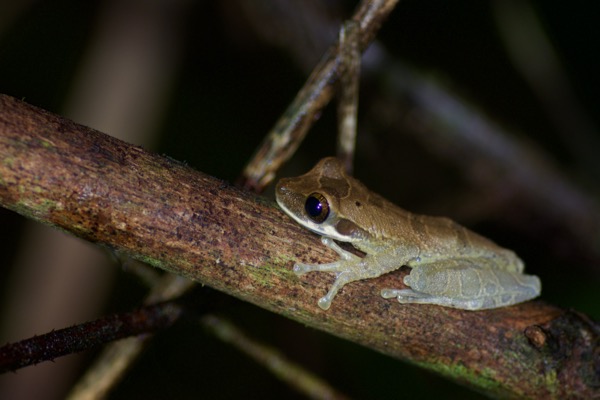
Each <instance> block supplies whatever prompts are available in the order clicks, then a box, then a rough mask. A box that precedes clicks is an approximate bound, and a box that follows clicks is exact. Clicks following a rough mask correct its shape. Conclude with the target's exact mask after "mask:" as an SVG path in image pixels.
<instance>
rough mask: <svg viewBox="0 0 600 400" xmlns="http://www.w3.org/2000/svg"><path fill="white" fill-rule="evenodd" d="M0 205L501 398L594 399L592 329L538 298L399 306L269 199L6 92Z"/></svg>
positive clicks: (387, 279)
mask: <svg viewBox="0 0 600 400" xmlns="http://www.w3.org/2000/svg"><path fill="white" fill-rule="evenodd" d="M0 204H1V205H3V206H4V207H7V208H10V209H12V210H15V211H17V212H19V213H21V214H23V215H25V216H28V217H30V218H33V219H35V220H38V221H40V222H43V223H46V224H49V225H53V226H56V227H59V228H61V229H64V230H66V231H69V232H71V233H73V234H74V235H77V236H79V237H82V238H85V239H87V240H89V241H92V242H95V243H98V244H101V245H104V246H107V247H110V248H112V249H115V250H116V251H119V252H122V253H125V254H127V255H130V256H132V257H134V258H137V259H140V260H144V261H146V262H148V263H150V264H152V265H155V266H157V267H160V268H163V269H166V270H169V271H172V272H175V273H177V274H180V275H184V276H187V277H190V278H192V279H193V280H195V281H197V282H201V283H203V284H206V285H209V286H211V287H214V288H216V289H219V290H221V291H223V292H226V293H228V294H231V295H233V296H236V297H238V298H240V299H243V300H246V301H249V302H251V303H254V304H256V305H258V306H260V307H264V308H266V309H269V310H271V311H273V312H276V313H279V314H282V315H285V316H288V317H290V318H292V319H294V320H296V321H300V322H302V323H305V324H307V325H310V326H313V327H315V328H318V329H321V330H324V331H327V332H330V333H332V334H335V335H337V336H340V337H343V338H347V339H349V340H352V341H354V342H356V343H361V344H363V345H365V346H368V347H370V348H372V349H375V350H378V351H381V352H383V353H386V354H389V355H391V356H394V357H397V358H400V359H404V360H408V361H410V362H413V363H415V364H418V365H420V366H423V367H425V368H428V369H430V370H434V371H437V372H439V373H442V374H444V375H446V376H448V377H450V378H452V379H455V380H457V381H460V382H463V383H466V384H468V385H471V386H473V387H475V388H477V389H478V390H480V391H484V392H486V393H488V394H491V395H495V396H502V397H530V398H565V397H567V396H573V395H575V396H579V397H588V398H589V397H593V396H595V395H596V396H597V395H598V390H599V389H598V388H599V387H600V382H599V381H600V378H599V376H600V374H598V371H599V370H600V366H599V365H598V364H599V363H600V362H599V361H598V359H599V358H598V351H599V350H598V348H599V345H598V341H599V339H598V337H599V336H598V327H597V325H595V324H594V323H592V322H591V321H588V320H587V319H586V318H585V317H583V316H580V315H578V314H576V313H573V312H569V311H565V310H561V309H559V308H557V307H554V306H551V305H548V304H546V303H544V302H542V301H532V302H528V303H525V304H521V305H518V306H513V307H508V308H501V309H497V310H490V311H485V312H468V311H461V310H455V309H449V308H443V307H437V306H427V305H400V304H398V303H396V302H393V301H388V300H384V299H382V298H380V297H379V295H378V288H381V287H385V286H393V283H394V281H397V280H398V278H399V274H398V273H393V274H389V275H387V276H384V277H382V278H379V279H376V280H369V281H363V282H359V283H355V284H350V285H348V286H347V287H345V288H344V290H342V292H341V293H340V294H339V295H338V297H337V298H336V301H335V302H334V304H333V306H332V307H331V309H330V310H329V311H327V312H324V311H322V310H321V309H320V308H318V306H317V302H316V301H317V299H318V297H319V296H320V295H322V294H323V293H325V291H326V289H327V287H328V285H329V284H330V283H331V279H332V277H328V276H326V274H309V275H308V276H306V277H302V278H298V277H296V276H295V275H294V274H293V273H292V271H291V266H292V264H293V262H294V261H303V262H310V263H315V262H318V263H320V262H329V261H332V260H333V259H334V258H335V254H333V253H332V252H331V251H330V250H328V249H327V248H325V247H324V246H322V245H320V242H319V241H318V239H317V237H316V236H315V235H312V234H310V233H308V232H306V231H305V230H304V229H302V228H301V227H299V226H297V225H296V224H294V223H293V222H291V221H290V220H289V219H288V218H287V217H286V216H285V215H284V214H283V213H282V212H281V211H280V210H279V209H277V208H276V207H275V206H274V205H273V203H272V202H270V201H265V200H263V199H261V198H258V197H256V196H254V195H252V194H250V193H247V192H243V191H241V190H239V189H236V188H234V187H231V186H229V185H228V184H226V183H224V182H222V181H219V180H217V179H214V178H211V177H209V176H206V175H204V174H202V173H199V172H196V171H194V170H192V169H191V168H189V167H187V166H185V165H182V164H180V163H177V162H174V161H173V160H169V159H167V158H164V157H160V156H158V155H155V154H150V153H148V152H145V151H144V150H142V149H140V148H138V147H133V146H131V145H128V144H126V143H124V142H121V141H119V140H117V139H114V138H111V137H109V136H106V135H104V134H102V133H100V132H97V131H94V130H92V129H90V128H86V127H83V126H80V125H77V124H75V123H73V122H71V121H69V120H66V119H64V118H61V117H58V116H55V115H52V114H49V113H48V112H45V111H43V110H40V109H37V108H35V107H32V106H29V105H27V104H25V103H23V102H20V101H18V100H15V99H13V98H10V97H8V96H0Z"/></svg>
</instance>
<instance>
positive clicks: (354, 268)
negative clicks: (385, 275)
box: [294, 237, 377, 310]
mask: <svg viewBox="0 0 600 400" xmlns="http://www.w3.org/2000/svg"><path fill="white" fill-rule="evenodd" d="M321 242H322V243H323V244H324V245H326V246H327V247H329V248H330V249H332V250H334V251H335V252H336V253H338V254H339V255H340V260H338V261H334V262H332V263H327V264H296V265H294V273H296V275H303V274H306V273H307V272H313V271H318V272H335V273H336V280H335V282H334V283H333V285H331V287H330V288H329V291H328V292H327V294H326V295H325V296H323V297H321V298H320V299H319V302H318V305H319V307H321V308H322V309H323V310H327V309H329V307H330V306H331V302H332V301H333V298H334V297H335V295H336V294H337V292H338V291H339V290H340V289H341V288H342V287H343V286H344V285H346V284H347V283H350V282H354V281H358V280H361V279H365V278H372V277H374V276H377V275H373V273H372V272H370V271H369V269H368V268H366V266H367V264H368V261H369V260H368V258H367V257H369V256H366V257H365V258H360V257H358V256H356V255H354V254H352V253H350V252H349V251H346V250H344V249H342V248H341V247H340V246H338V244H337V243H335V241H334V240H333V239H331V238H328V237H322V238H321Z"/></svg>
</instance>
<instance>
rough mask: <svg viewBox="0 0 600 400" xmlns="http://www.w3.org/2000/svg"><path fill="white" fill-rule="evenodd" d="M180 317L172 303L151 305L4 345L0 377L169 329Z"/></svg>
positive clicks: (0, 351) (0, 361)
mask: <svg viewBox="0 0 600 400" xmlns="http://www.w3.org/2000/svg"><path fill="white" fill-rule="evenodd" d="M180 314H181V307H179V306H178V305H176V304H175V303H161V304H155V305H151V306H145V307H142V308H139V309H137V310H135V311H132V312H128V313H122V314H115V315H112V316H108V317H104V318H101V319H98V320H96V321H92V322H87V323H85V324H80V325H76V326H73V327H70V328H64V329H59V330H56V331H52V332H50V333H46V334H44V335H39V336H34V337H32V338H30V339H26V340H22V341H20V342H18V343H13V344H7V345H5V346H3V347H1V348H0V373H4V372H7V371H15V370H17V369H19V368H23V367H26V366H29V365H33V364H37V363H40V362H42V361H49V360H53V359H55V358H57V357H60V356H63V355H66V354H72V353H77V352H80V351H83V350H88V349H90V348H93V347H95V346H99V345H102V344H105V343H108V342H111V341H114V340H117V339H120V338H124V337H128V336H134V335H139V334H142V333H148V332H152V331H155V330H158V329H163V328H165V327H167V326H171V325H172V324H173V322H174V321H176V320H177V319H178V318H179V315H180Z"/></svg>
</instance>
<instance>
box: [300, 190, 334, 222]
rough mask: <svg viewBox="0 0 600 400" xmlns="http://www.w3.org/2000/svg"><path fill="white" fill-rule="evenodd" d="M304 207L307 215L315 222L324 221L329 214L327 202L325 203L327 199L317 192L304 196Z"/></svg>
mask: <svg viewBox="0 0 600 400" xmlns="http://www.w3.org/2000/svg"><path fill="white" fill-rule="evenodd" d="M304 209H305V210H306V213H307V214H308V216H309V217H310V218H311V219H312V220H313V221H315V222H317V223H321V222H323V221H325V219H326V218H327V216H328V215H329V204H327V199H326V198H325V197H324V196H323V195H322V194H319V193H313V194H311V195H310V196H308V197H307V198H306V203H304Z"/></svg>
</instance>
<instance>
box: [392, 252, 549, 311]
mask: <svg viewBox="0 0 600 400" xmlns="http://www.w3.org/2000/svg"><path fill="white" fill-rule="evenodd" d="M404 283H405V284H406V285H408V286H410V289H383V290H382V291H381V296H382V297H384V298H392V297H396V298H398V301H399V302H400V303H419V304H437V305H441V306H446V307H454V308H460V309H465V310H484V309H489V308H497V307H504V306H509V305H512V304H516V303H521V302H523V301H527V300H530V299H532V298H534V297H537V296H538V295H539V294H540V292H541V283H540V280H539V278H538V277H537V276H533V275H525V274H521V273H518V272H510V271H505V270H502V269H494V268H490V267H489V266H487V267H486V266H484V267H481V266H478V265H476V264H475V263H472V262H469V261H468V260H445V261H443V262H437V263H432V264H427V265H420V266H415V267H413V269H412V271H411V273H410V274H409V275H408V276H406V277H405V278H404Z"/></svg>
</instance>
